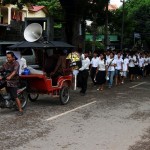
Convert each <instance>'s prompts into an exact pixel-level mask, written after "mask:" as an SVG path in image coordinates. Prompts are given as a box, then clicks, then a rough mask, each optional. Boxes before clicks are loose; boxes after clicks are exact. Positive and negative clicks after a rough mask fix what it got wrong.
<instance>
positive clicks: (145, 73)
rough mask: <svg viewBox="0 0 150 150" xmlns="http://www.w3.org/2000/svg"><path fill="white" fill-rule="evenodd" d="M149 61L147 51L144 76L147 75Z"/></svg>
mask: <svg viewBox="0 0 150 150" xmlns="http://www.w3.org/2000/svg"><path fill="white" fill-rule="evenodd" d="M148 62H149V58H148V55H147V53H145V58H144V76H147V72H148Z"/></svg>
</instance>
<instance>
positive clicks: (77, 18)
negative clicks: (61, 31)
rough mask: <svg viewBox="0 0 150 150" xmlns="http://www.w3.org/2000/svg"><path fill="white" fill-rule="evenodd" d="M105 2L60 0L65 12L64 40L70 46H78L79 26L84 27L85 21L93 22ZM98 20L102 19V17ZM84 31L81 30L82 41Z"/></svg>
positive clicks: (99, 0) (103, 0) (95, 0)
mask: <svg viewBox="0 0 150 150" xmlns="http://www.w3.org/2000/svg"><path fill="white" fill-rule="evenodd" d="M107 2H108V0H60V3H61V5H62V7H63V9H64V10H65V22H66V25H65V27H66V40H67V41H68V42H69V43H71V44H74V45H78V43H79V41H78V38H79V24H83V26H84V27H85V20H86V19H90V20H93V18H94V17H93V16H95V15H99V14H100V13H101V12H103V11H104V8H105V5H106V3H107ZM99 16H100V15H99ZM99 18H103V16H101V17H99ZM97 20H98V18H97V19H96V21H97ZM84 31H85V29H84V28H83V32H82V33H83V39H84Z"/></svg>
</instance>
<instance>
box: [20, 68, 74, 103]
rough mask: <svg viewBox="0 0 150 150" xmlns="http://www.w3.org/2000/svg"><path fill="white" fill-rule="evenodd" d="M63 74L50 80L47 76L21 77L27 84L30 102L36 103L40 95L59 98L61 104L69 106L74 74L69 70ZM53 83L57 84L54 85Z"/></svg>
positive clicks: (32, 75) (30, 75) (31, 75)
mask: <svg viewBox="0 0 150 150" xmlns="http://www.w3.org/2000/svg"><path fill="white" fill-rule="evenodd" d="M63 72H64V75H62V76H59V77H57V78H49V77H47V76H46V75H45V74H29V75H21V76H20V78H21V80H22V81H25V82H26V85H27V91H28V93H29V99H30V101H32V102H35V101H36V100H37V99H38V97H39V94H48V95H51V96H54V97H56V96H57V97H59V99H60V102H61V104H63V105H64V104H67V103H68V102H69V99H70V91H69V89H70V87H71V83H72V74H71V72H70V70H68V69H65V70H64V71H63ZM66 72H68V74H66ZM69 72H70V73H69ZM53 81H55V83H57V84H55V85H53V83H54V82H53Z"/></svg>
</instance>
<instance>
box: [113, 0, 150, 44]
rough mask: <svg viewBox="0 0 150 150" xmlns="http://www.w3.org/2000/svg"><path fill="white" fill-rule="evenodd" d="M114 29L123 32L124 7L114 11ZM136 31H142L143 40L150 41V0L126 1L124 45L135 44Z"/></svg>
mask: <svg viewBox="0 0 150 150" xmlns="http://www.w3.org/2000/svg"><path fill="white" fill-rule="evenodd" d="M113 18H114V20H113V26H114V29H115V30H116V31H117V32H118V33H119V34H120V33H121V30H120V29H121V28H120V27H121V18H122V7H121V8H120V9H118V10H116V11H115V12H114V17H113ZM134 32H137V33H140V35H141V38H142V40H143V41H146V42H147V43H150V3H149V0H142V1H141V0H127V1H126V3H125V28H124V45H133V41H134V40H133V39H134V38H133V35H134Z"/></svg>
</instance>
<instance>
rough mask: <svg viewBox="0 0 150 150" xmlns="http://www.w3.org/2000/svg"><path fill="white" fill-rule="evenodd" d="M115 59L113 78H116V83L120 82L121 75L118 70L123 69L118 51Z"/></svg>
mask: <svg viewBox="0 0 150 150" xmlns="http://www.w3.org/2000/svg"><path fill="white" fill-rule="evenodd" d="M115 60H116V67H115V80H116V85H118V84H120V83H121V76H120V72H122V69H123V59H122V58H121V53H120V52H118V55H117V58H116V59H115Z"/></svg>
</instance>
